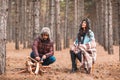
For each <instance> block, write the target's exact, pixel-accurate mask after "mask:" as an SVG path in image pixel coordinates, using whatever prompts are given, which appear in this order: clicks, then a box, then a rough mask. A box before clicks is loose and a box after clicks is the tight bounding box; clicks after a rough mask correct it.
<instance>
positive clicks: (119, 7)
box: [118, 0, 120, 61]
mask: <svg viewBox="0 0 120 80" xmlns="http://www.w3.org/2000/svg"><path fill="white" fill-rule="evenodd" d="M118 23H119V27H118V30H119V33H118V34H119V61H120V0H118Z"/></svg>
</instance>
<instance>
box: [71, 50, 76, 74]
mask: <svg viewBox="0 0 120 80" xmlns="http://www.w3.org/2000/svg"><path fill="white" fill-rule="evenodd" d="M70 55H71V61H72V70H71V73H74V72H76V70H77V65H76V55H75V53H74V52H73V51H71V50H70Z"/></svg>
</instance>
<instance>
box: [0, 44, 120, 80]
mask: <svg viewBox="0 0 120 80" xmlns="http://www.w3.org/2000/svg"><path fill="white" fill-rule="evenodd" d="M6 48H7V55H6V74H4V75H0V80H120V61H119V47H117V46H114V54H113V55H108V54H107V52H105V51H104V49H103V48H102V47H101V46H100V45H99V44H97V61H96V63H95V67H94V71H93V73H91V74H90V75H88V74H86V73H85V72H81V71H79V70H78V71H77V72H76V73H73V74H71V73H70V70H71V59H70V55H69V49H65V50H62V51H55V57H56V62H55V63H53V64H51V65H50V66H51V67H52V68H51V70H50V71H49V72H48V73H44V74H42V75H30V74H29V73H19V74H18V73H17V72H19V71H20V69H22V68H25V62H26V60H27V59H26V58H27V56H29V54H30V52H31V49H22V46H21V48H20V50H15V49H14V44H13V43H8V44H7V47H6ZM77 67H78V68H79V67H80V63H79V62H78V66H77Z"/></svg>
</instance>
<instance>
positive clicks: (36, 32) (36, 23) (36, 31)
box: [33, 0, 40, 39]
mask: <svg viewBox="0 0 120 80" xmlns="http://www.w3.org/2000/svg"><path fill="white" fill-rule="evenodd" d="M39 6H40V3H39V0H36V1H35V2H34V3H33V7H34V9H33V10H34V11H33V13H34V16H33V19H34V25H33V38H34V39H35V38H36V37H38V36H39V33H40V32H39V27H40V24H39V15H40V12H39V8H40V7H39Z"/></svg>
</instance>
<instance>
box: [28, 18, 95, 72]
mask: <svg viewBox="0 0 120 80" xmlns="http://www.w3.org/2000/svg"><path fill="white" fill-rule="evenodd" d="M90 26H91V23H90V20H89V19H88V18H85V19H83V20H82V21H81V23H80V27H79V32H78V34H77V38H76V40H75V41H74V44H73V46H72V47H71V49H70V56H71V62H72V70H71V72H72V73H74V72H76V71H77V70H78V68H77V64H76V58H77V59H78V60H79V61H80V63H81V67H80V68H83V69H84V70H85V71H86V73H88V74H89V73H90V71H91V68H92V65H93V64H94V63H95V60H96V43H95V37H94V33H93V32H92V31H91V29H90ZM53 55H54V46H53V41H52V40H51V35H50V29H49V28H48V27H43V29H42V30H41V33H40V36H39V37H38V38H36V39H35V40H34V42H33V46H32V53H31V54H30V56H31V57H32V58H34V59H36V60H37V61H40V60H43V63H42V65H45V66H46V65H50V64H52V63H54V62H55V61H56V58H55V57H54V56H53Z"/></svg>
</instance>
